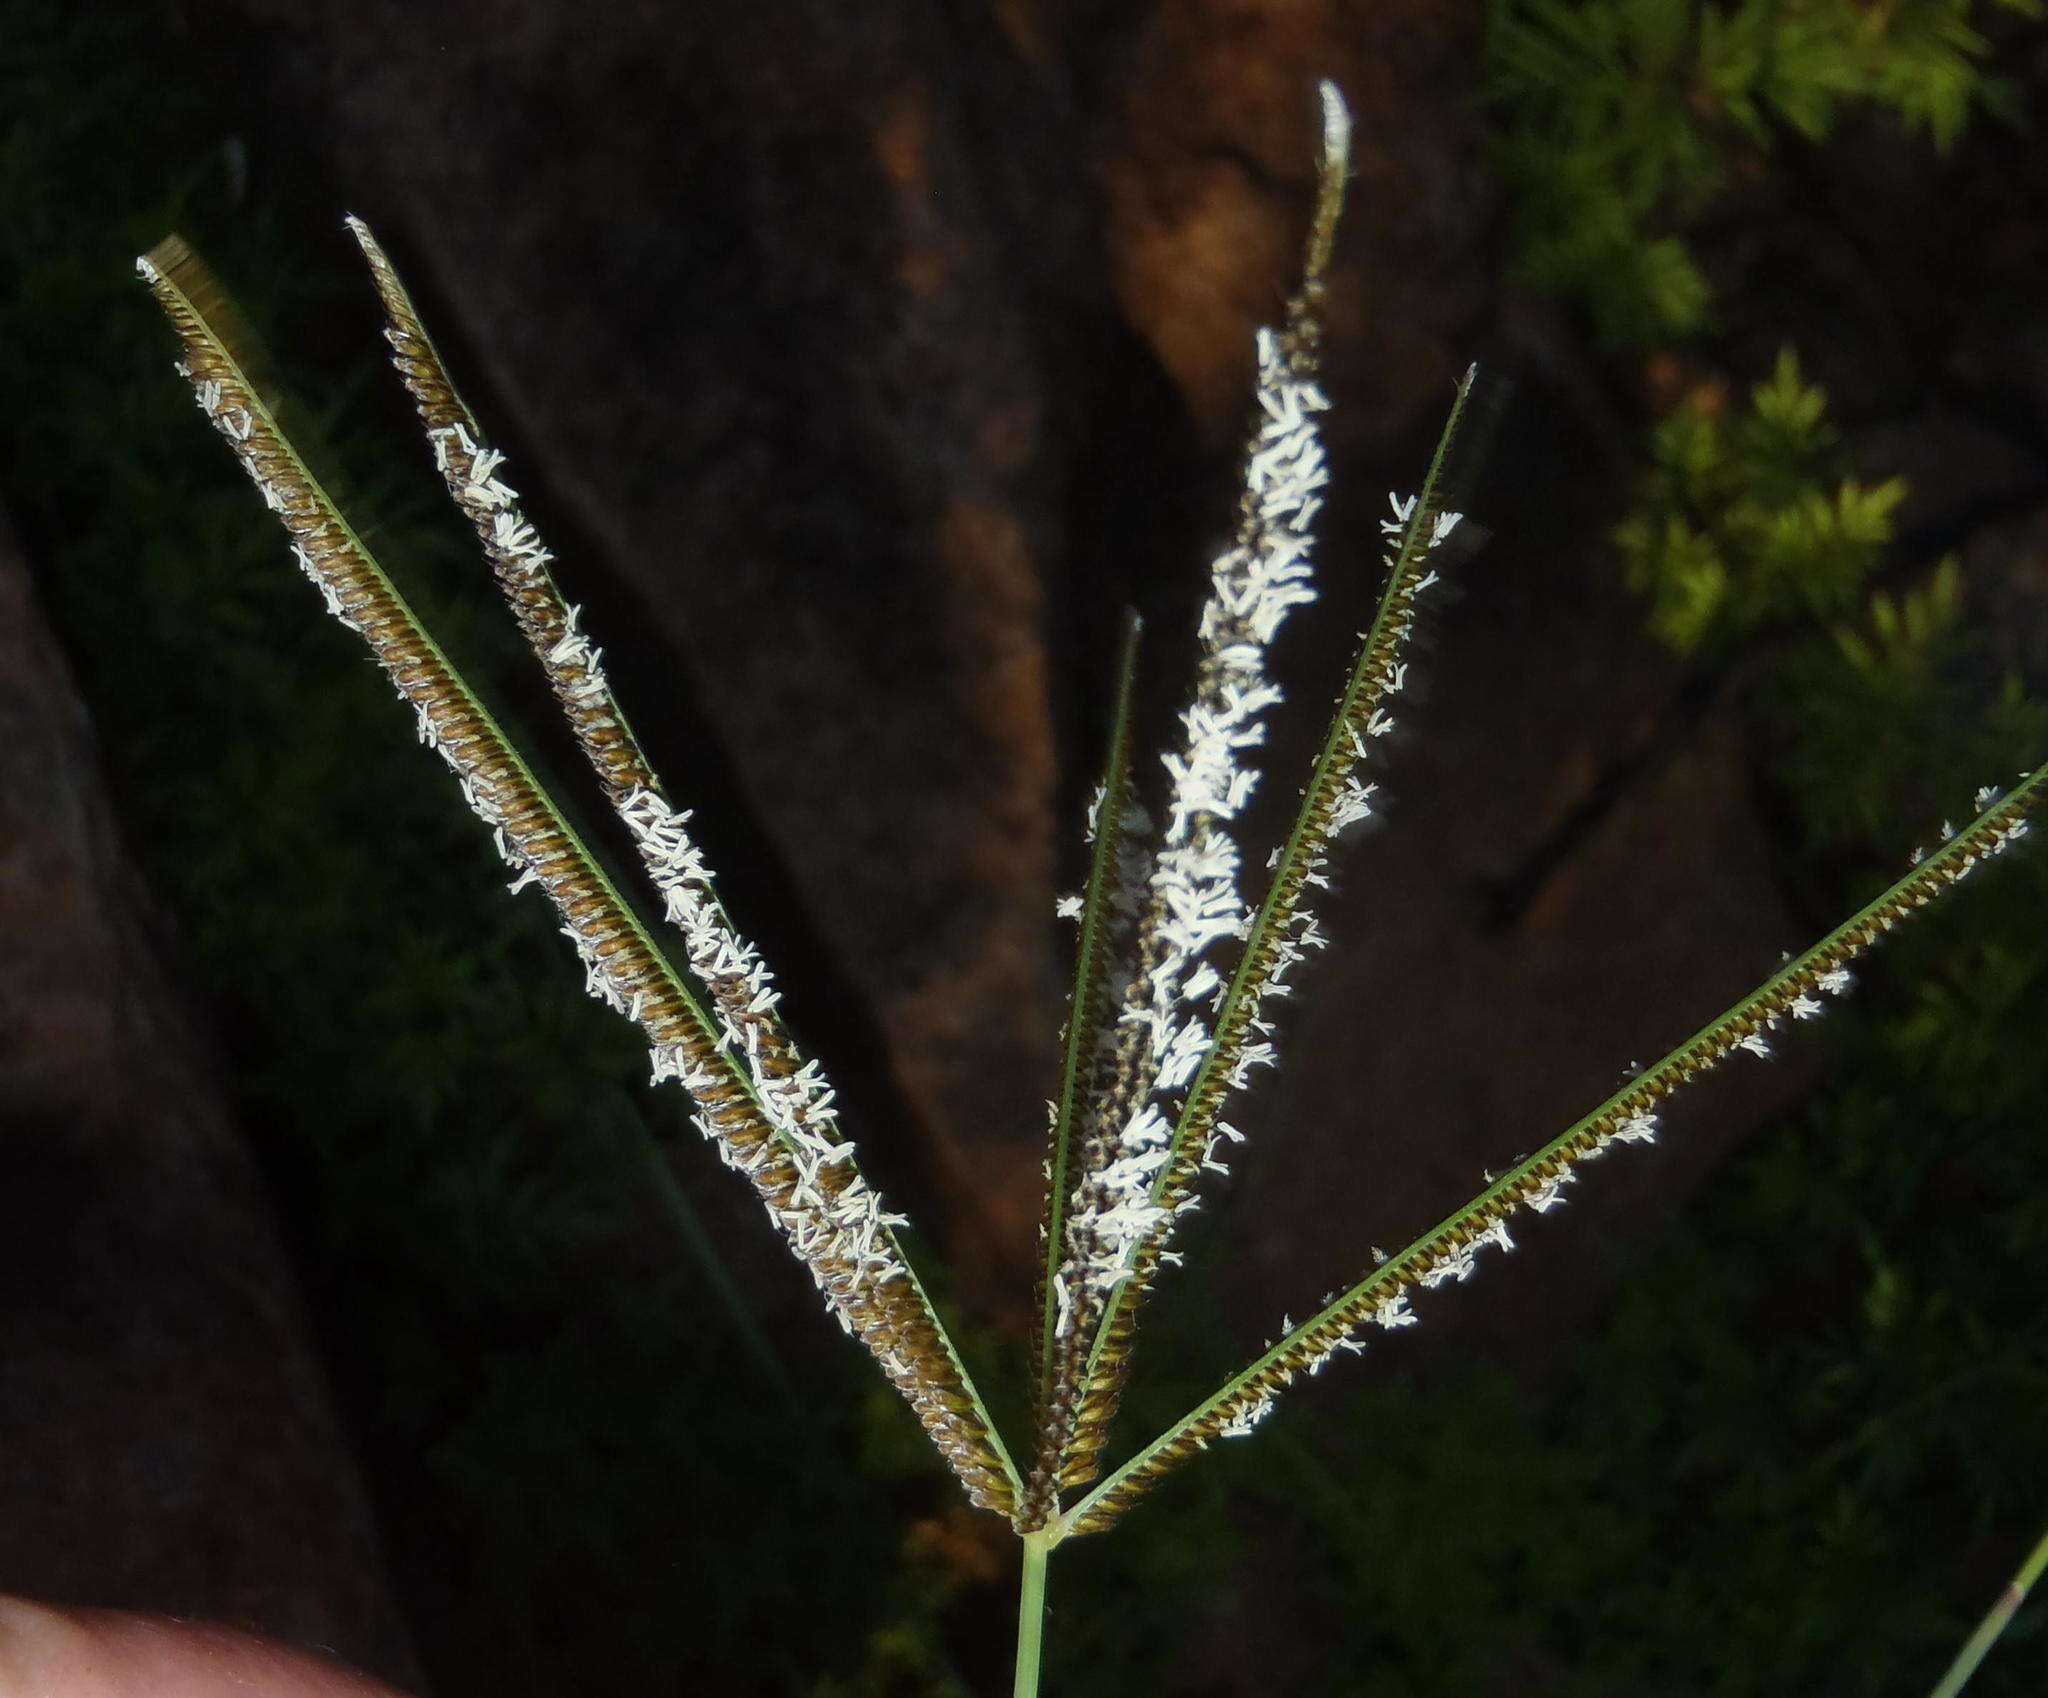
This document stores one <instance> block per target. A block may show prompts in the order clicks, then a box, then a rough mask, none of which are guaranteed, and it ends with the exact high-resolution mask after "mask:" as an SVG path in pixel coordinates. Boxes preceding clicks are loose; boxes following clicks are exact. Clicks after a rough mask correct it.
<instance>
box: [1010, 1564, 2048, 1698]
mask: <svg viewBox="0 0 2048 1698" xmlns="http://www.w3.org/2000/svg"><path fill="white" fill-rule="evenodd" d="M2044 1569H2048V1533H2043V1534H2042V1535H2041V1542H2040V1543H2039V1544H2038V1545H2036V1546H2035V1547H2034V1549H2033V1551H2032V1553H2031V1554H2030V1555H2029V1556H2028V1557H2027V1560H2026V1561H2025V1562H2023V1563H2021V1564H2020V1571H2019V1573H2017V1574H2015V1575H2014V1576H2013V1577H2012V1580H2011V1581H2010V1582H2009V1583H2008V1584H2007V1586H2006V1588H2005V1590H2004V1591H2003V1592H2001V1593H1999V1594H1998V1602H1997V1603H1995V1604H1993V1605H1992V1606H1991V1609H1990V1613H1989V1614H1987V1615H1986V1616H1985V1617H1984V1619H1983V1620H1982V1621H1980V1622H1979V1623H1978V1624H1977V1631H1976V1632H1975V1633H1973V1634H1971V1635H1970V1641H1969V1643H1968V1644H1967V1645H1965V1646H1964V1647H1963V1648H1962V1649H1961V1650H1960V1651H1958V1652H1957V1653H1956V1660H1955V1661H1954V1662H1952V1663H1950V1664H1949V1667H1948V1673H1947V1674H1945V1675H1943V1676H1942V1677H1941V1684H1940V1685H1939V1686H1937V1687H1936V1688H1935V1689H1934V1692H1933V1695H1932V1698H1956V1694H1957V1693H1958V1692H1960V1691H1962V1689H1963V1688H1964V1687H1965V1686H1967V1685H1968V1684H1969V1680H1970V1676H1971V1675H1973V1674H1975V1673H1976V1672H1977V1665H1978V1664H1979V1663H1981V1662H1982V1661H1983V1660H1984V1653H1985V1652H1986V1651H1988V1650H1990V1649H1991V1647H1992V1646H1993V1645H1995V1644H1996V1643H1997V1642H1998V1636H1999V1635H2000V1634H2001V1633H2003V1632H2004V1631H2005V1630H2006V1627H2007V1625H2008V1624H2009V1623H2010V1622H2011V1621H2012V1618H2013V1617H2014V1616H2015V1615H2017V1614H2018V1613H2019V1607H2020V1605H2021V1604H2022V1603H2024V1602H2025V1601H2026V1596H2027V1589H2028V1588H2029V1587H2031V1586H2032V1585H2033V1584H2034V1582H2035V1581H2036V1580H2039V1579H2040V1578H2041V1574H2042V1571H2043V1570H2044ZM1017 1690H1018V1692H1019V1693H1020V1694H1021V1693H1022V1692H1023V1690H1024V1689H1023V1687H1021V1686H1020V1687H1018V1688H1017Z"/></svg>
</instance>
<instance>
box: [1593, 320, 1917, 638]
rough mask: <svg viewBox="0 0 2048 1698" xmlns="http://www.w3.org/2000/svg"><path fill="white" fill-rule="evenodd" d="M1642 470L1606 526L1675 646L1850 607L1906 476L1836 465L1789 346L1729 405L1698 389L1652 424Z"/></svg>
mask: <svg viewBox="0 0 2048 1698" xmlns="http://www.w3.org/2000/svg"><path fill="white" fill-rule="evenodd" d="M1649 457H1650V468H1651V469H1650V472H1649V475H1648V476H1647V478H1646V479H1645V481H1644V486H1643V488H1642V489H1641V491H1640V492H1639V493H1638V495H1637V498H1636V501H1635V504H1634V505H1633V507H1632V508H1631V509H1630V511H1629V514H1628V517H1627V518H1626V519H1624V520H1623V521H1622V523H1621V524H1620V525H1619V526H1618V527H1617V528H1616V530H1615V542H1616V545H1617V546H1618V547H1619V548H1620V550H1621V556H1622V560H1623V563H1624V566H1625V568H1626V570H1627V573H1628V579H1629V583H1630V585H1631V587H1633V588H1635V589H1637V590H1640V591H1642V592H1643V593H1644V594H1645V595H1646V596H1647V597H1648V598H1649V603H1650V629H1651V630H1652V631H1654V632H1655V633H1656V634H1657V635H1658V636H1659V637H1660V638H1662V639H1663V641H1664V642H1665V643H1666V644H1667V645H1668V646H1669V647H1670V648H1672V649H1673V650H1674V651H1676V652H1677V653H1679V654H1682V655H1694V654H1699V653H1701V652H1702V651H1706V652H1708V653H1710V654H1714V655H1720V656H1725V654H1726V653H1727V652H1728V651H1730V650H1731V649H1732V648H1734V647H1735V646H1736V645H1737V644H1739V643H1740V642H1742V641H1743V640H1744V639H1745V638H1747V637H1750V636H1752V635H1754V634H1755V633H1756V632H1757V631H1758V630H1759V629H1760V628H1763V627H1767V626H1771V625H1775V624H1782V623H1784V622H1785V621H1787V620H1791V619H1795V618H1799V617H1821V616H1826V615H1832V614H1838V613H1843V612H1846V611H1848V610H1849V609H1850V608H1851V607H1853V606H1854V605H1855V604H1856V603H1857V602H1858V601H1859V600H1860V599H1861V596H1862V593H1863V588H1864V584H1865V581H1866V580H1867V579H1868V578H1869V576H1870V574H1871V573H1872V572H1873V571H1874V570H1875V569H1876V567H1877V565H1878V563H1879V561H1880V559H1881V558H1882V556H1883V554H1884V550H1885V546H1886V544H1888V543H1889V542H1890V541H1891V537H1892V515H1893V513H1894V512H1895V511H1896V509H1897V507H1898V505H1899V502H1900V501H1901V500H1903V499H1904V497H1905V494H1906V485H1905V480H1904V479H1902V478H1890V479H1887V480H1886V481H1885V482H1883V483H1880V484H1875V485H1870V484H1863V483H1859V482H1858V481H1857V480H1856V479H1855V478H1853V477H1850V476H1845V475H1842V467H1841V452H1840V439H1839V438H1838V437H1837V435H1836V433H1835V432H1834V430H1833V429H1832V428H1830V426H1829V425H1828V423H1827V397H1826V396H1825V395H1824V394H1822V392H1821V391H1820V390H1819V389H1817V388H1815V387H1814V386H1812V385H1811V384H1808V383H1807V382H1805V381H1804V380H1803V379H1802V378H1801V376H1800V372H1799V361H1798V358H1797V356H1796V355H1795V354H1794V353H1793V351H1792V350H1791V349H1790V348H1786V349H1784V350H1782V351H1781V352H1780V353H1779V355H1778V363H1777V366H1776V368H1775V369H1774V370H1773V371H1772V373H1771V375H1770V377H1768V378H1767V379H1765V380H1764V381H1763V382H1761V383H1759V384H1758V385H1757V386H1756V387H1755V389H1753V390H1752V391H1751V393H1750V399H1749V406H1748V407H1747V409H1745V410H1744V411H1743V412H1742V413H1741V414H1740V415H1739V416H1738V417H1736V418H1734V419H1729V418H1727V417H1725V416H1724V412H1723V409H1722V408H1721V407H1720V406H1719V405H1717V404H1716V403H1715V402H1713V401H1712V400H1710V399H1708V398H1706V397H1704V396H1698V395H1696V396H1694V397H1691V398H1689V399H1688V401H1687V402H1686V403H1685V404H1683V405H1681V406H1679V407H1678V408H1677V409H1676V410H1675V411H1673V412H1672V414H1671V415H1670V417H1668V418H1666V419H1664V420H1662V421H1661V422H1660V423H1659V424H1658V425H1657V426H1656V427H1655V429H1654V430H1653V431H1652V432H1651V435H1650V446H1649Z"/></svg>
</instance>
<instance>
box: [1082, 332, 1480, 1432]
mask: <svg viewBox="0 0 2048 1698" xmlns="http://www.w3.org/2000/svg"><path fill="white" fill-rule="evenodd" d="M1477 378H1478V372H1477V369H1476V368H1474V369H1472V370H1468V371H1467V372H1466V373H1465V375H1464V377H1463V378H1462V379H1461V380H1460V381H1459V384H1458V389H1457V394H1456V398H1455V399H1454V400H1453V402H1452V405H1451V412H1450V417H1449V419H1448V420H1447V421H1446V423H1445V425H1444V429H1443V433H1442V435H1441V436H1440V437H1439V438H1438V440H1437V446H1436V452H1435V454H1434V455H1433V456H1432V458H1431V461H1430V466H1429V471H1428V473H1427V475H1426V476H1425V477H1424V479H1423V483H1422V489H1421V492H1420V493H1419V495H1417V496H1416V497H1414V498H1412V499H1411V500H1410V501H1408V502H1407V503H1405V504H1403V503H1401V502H1399V501H1396V502H1395V504H1394V513H1395V517H1394V518H1393V519H1392V520H1389V521H1386V522H1385V523H1386V525H1387V528H1388V530H1389V531H1390V533H1391V534H1392V536H1393V537H1394V539H1395V546H1394V548H1393V549H1392V551H1391V552H1390V554H1389V556H1388V561H1387V581H1386V585H1385V587H1384V589H1383V590H1382V591H1381V595H1380V601H1379V607H1378V609H1377V611H1376V612H1375V614H1374V616H1373V621H1372V624H1371V625H1370V626H1369V627H1368V629H1367V630H1366V632H1365V634H1364V635H1363V636H1362V637H1361V638H1360V640H1359V652H1358V658H1357V660H1356V662H1355V663H1354V664H1353V666H1352V670H1351V676H1350V679H1349V681H1348V682H1347V683H1346V685H1345V689H1344V693H1343V694H1342V695H1341V696H1340V697H1339V698H1338V702H1337V710H1336V713H1335V715H1334V716H1333V717H1332V719H1331V721H1330V727H1329V730H1328V732H1327V733H1326V734H1325V736H1324V738H1323V743H1322V746H1321V749H1320V750H1319V751H1318V753H1317V756H1316V761H1315V765H1314V768H1313V769H1312V772H1311V775H1310V778H1309V782H1308V784H1307V785H1306V786H1305V787H1304V789H1303V791H1302V804H1301V808H1300V811H1299V812H1298V813H1297V814H1296V816H1295V820H1294V824H1293V826H1292V828H1291V829H1290V831H1289V832H1288V836H1287V840H1286V842H1285V843H1284V844H1283V845H1282V847H1281V849H1280V851H1279V853H1278V854H1277V855H1276V856H1275V858H1274V871H1273V877H1272V879H1271V881H1270V883H1269V884H1268V887H1267V891H1266V895H1265V898H1264V900H1263V901H1262V902H1261V903H1260V905H1259V908H1258V910H1257V911H1256V912H1255V913H1254V914H1253V916H1252V918H1251V922H1250V925H1249V928H1248V930H1247V933H1246V937H1245V946H1244V950H1243V953H1242V954H1241V955H1240V956H1239V958H1238V964H1237V968H1236V971H1235V972H1234V973H1233V974H1232V975H1231V978H1230V981H1229V984H1228V985H1227V987H1226V988H1225V989H1224V992H1223V995H1222V997H1221V999H1220V1006H1219V1008H1218V1011H1217V1016H1216V1027H1215V1032H1214V1035H1213V1036H1212V1038H1211V1040H1210V1043H1209V1045H1208V1048H1207V1050H1206V1051H1205V1053H1204V1054H1203V1056H1202V1059H1201V1062H1200V1064H1199V1066H1198V1067H1197V1068H1196V1070H1195V1076H1194V1080H1193V1082H1192V1083H1191V1084H1190V1085H1189V1087H1188V1092H1187V1096H1186V1098H1185V1100H1184V1101H1183V1103H1182V1105H1181V1110H1180V1114H1179V1117H1178V1118H1177V1120H1176V1121H1175V1123H1174V1126H1173V1130H1172V1133H1171V1135H1170V1137H1169V1138H1168V1140H1167V1143H1166V1151H1167V1157H1166V1160H1165V1161H1164V1162H1163V1163H1162V1164H1160V1166H1159V1167H1158V1169H1157V1172H1156V1174H1155V1176H1154V1180H1153V1185H1152V1191H1151V1195H1150V1198H1149V1199H1148V1201H1149V1202H1150V1203H1151V1205H1152V1206H1153V1209H1154V1210H1155V1211H1156V1212H1155V1213H1154V1214H1153V1215H1152V1216H1151V1219H1152V1222H1153V1225H1152V1230H1151V1231H1150V1232H1149V1233H1148V1234H1146V1235H1145V1236H1144V1237H1142V1238H1138V1239H1136V1240H1134V1241H1133V1242H1132V1243H1130V1244H1129V1245H1128V1246H1127V1255H1128V1260H1127V1262H1126V1263H1125V1266H1124V1269H1122V1270H1120V1271H1121V1272H1122V1273H1123V1277H1122V1278H1121V1279H1120V1280H1119V1281H1118V1282H1117V1283H1116V1285H1115V1287H1114V1289H1113V1291H1112V1293H1111V1295H1110V1297H1109V1299H1108V1301H1107V1302H1106V1303H1105V1305H1104V1306H1103V1310H1102V1314H1101V1318H1100V1321H1099V1323H1098V1328H1097V1332H1096V1335H1095V1338H1094V1340H1093V1342H1092V1346H1091V1349H1090V1355H1089V1360H1088V1366H1087V1369H1086V1375H1085V1379H1084V1381H1083V1383H1084V1385H1085V1386H1086V1388H1087V1390H1086V1395H1085V1398H1084V1404H1083V1407H1084V1409H1085V1410H1086V1411H1087V1419H1086V1424H1087V1425H1088V1426H1089V1427H1090V1428H1091V1429H1093V1430H1095V1431H1098V1432H1099V1431H1102V1430H1104V1429H1106V1427H1107V1425H1108V1422H1109V1420H1110V1419H1111V1418H1112V1417H1113V1416H1114V1414H1115V1411H1116V1407H1117V1403H1118V1401H1119V1399H1120V1396H1121V1390H1122V1386H1123V1382H1124V1380H1125V1378H1126V1377H1127V1375H1128V1373H1129V1366H1130V1351H1131V1347H1132V1341H1133V1336H1134V1330H1135V1326H1136V1318H1137V1311H1138V1308H1139V1306H1140V1305H1141V1304H1142V1302H1143V1300H1144V1297H1145V1294H1146V1293H1147V1292H1148V1291H1149V1290H1150V1288H1151V1285H1152V1282H1153V1280H1154V1279H1155V1278H1156V1276H1157V1273H1158V1269H1159V1265H1160V1256H1161V1254H1162V1252H1163V1251H1164V1250H1165V1247H1166V1245H1167V1243H1168V1241H1169V1239H1170V1237H1171V1233H1172V1228H1173V1223H1174V1221H1175V1219H1176V1218H1177V1217H1178V1216H1179V1215H1180V1214H1181V1213H1182V1212H1184V1211H1185V1210H1186V1209H1188V1208H1189V1207H1190V1206H1191V1205H1192V1203H1193V1201H1194V1197H1195V1182H1196V1180H1197V1179H1198V1178H1200V1176H1201V1174H1202V1172H1203V1171H1204V1170H1205V1169H1208V1170H1220V1168H1221V1167H1222V1163H1221V1161H1220V1160H1219V1148H1218V1139H1219V1136H1220V1131H1219V1128H1220V1127H1221V1124H1222V1123H1221V1120H1220V1114H1221V1110H1222V1107H1223V1104H1224V1103H1225V1101H1226V1100H1227V1099H1228V1098H1229V1096H1230V1094H1231V1093H1232V1092H1233V1091H1236V1090H1239V1089H1241V1088H1243V1086H1244V1085H1245V1083H1246V1082H1247V1080H1248V1078H1249V1076H1250V1074H1251V1071H1252V1069H1253V1068H1254V1067H1255V1066H1257V1065H1260V1064H1268V1065H1269V1064H1270V1063H1271V1062H1272V1061H1273V1059H1274V1048H1273V1045H1272V1044H1271V1043H1269V1042H1263V1041H1262V1042H1259V1043H1256V1044H1254V1043H1253V1042H1252V1039H1253V1036H1254V1034H1255V1033H1256V1032H1259V1031H1261V1030H1263V1029H1264V1027H1265V1026H1266V1024H1267V1022H1266V1021H1265V1020H1264V1019H1263V1018H1262V1010H1263V1008H1264V1007H1265V1005H1266V1003H1267V1000H1268V999H1269V998H1270V997H1272V996H1273V995H1275V994H1276V993H1278V992H1281V991H1284V989H1285V978H1286V974H1287V970H1288V969H1289V968H1290V967H1291V966H1293V965H1294V964H1295V963H1296V962H1297V961H1299V960H1300V959H1301V958H1302V957H1303V956H1304V955H1305V954H1306V952H1307V950H1308V949H1309V948H1310V947H1312V946H1313V945H1314V944H1315V942H1316V941H1317V938H1318V933H1317V931H1316V929H1315V916H1314V914H1313V912H1312V911H1311V909H1310V906H1309V904H1308V901H1307V897H1308V896H1309V894H1310V891H1311V888H1312V887H1313V886H1314V885H1315V884H1316V883H1318V882H1319V881H1320V880H1321V878H1322V871H1323V867H1324V865H1325V863H1326V861H1327V858H1328V855H1329V852H1330V849H1331V846H1332V842H1333V840H1334V839H1335V838H1336V837H1337V836H1338V834H1340V833H1341V832H1342V831H1343V830H1344V829H1345V828H1346V827H1347V826H1349V825H1351V824H1353V823H1355V822H1356V821H1358V820H1360V819H1363V818H1364V817H1365V816H1366V815H1367V813H1368V812H1369V808H1368V804H1367V797H1368V796H1369V795H1370V792H1371V788H1372V787H1371V786H1369V785H1367V784H1365V783H1363V782H1362V781H1361V780H1360V779H1359V778H1358V777H1357V776H1356V775H1357V771H1358V769H1359V767H1360V766H1362V765H1363V763H1364V758H1365V754H1366V751H1367V749H1368V748H1369V747H1370V746H1371V744H1372V743H1373V741H1374V740H1375V739H1377V738H1378V737H1380V736H1381V735H1382V734H1383V733H1384V731H1385V729H1386V726H1387V724H1388V721H1387V718H1386V711H1385V704H1386V703H1387V701H1388V700H1389V699H1390V698H1391V697H1392V696H1393V695H1394V694H1396V693H1397V692H1398V691H1399V689H1400V687H1401V683H1402V677H1403V673H1404V672H1405V666H1404V663H1403V662H1402V660H1401V654H1402V652H1403V649H1404V647H1405V645H1406V642H1407V638H1408V635H1409V633H1410V631H1411V630H1412V629H1413V626H1414V620H1415V610H1416V604H1417V601H1418V599H1419V597H1420V595H1421V593H1422V592H1423V590H1424V589H1426V588H1427V587H1428V585H1430V584H1431V583H1433V582H1434V581H1435V579H1436V572H1435V570H1434V568H1433V566H1432V562H1433V561H1434V560H1436V559H1438V558H1439V557H1440V551H1441V550H1442V549H1443V547H1444V544H1445V543H1446V541H1447V540H1448V539H1449V538H1450V537H1451V535H1452V533H1453V531H1454V530H1455V529H1456V528H1457V527H1458V525H1459V523H1460V515H1458V514H1457V513H1453V512H1447V511H1445V510H1444V509H1443V508H1442V506H1441V503H1440V499H1439V492H1440V490H1441V488H1442V487H1443V481H1444V471H1445V467H1446V466H1447V465H1448V464H1449V463H1450V457H1451V454H1452V451H1453V447H1454V445H1455V444H1456V443H1457V442H1458V441H1459V438H1460V431H1461V427H1462V424H1463V421H1464V418H1465V416H1466V409H1467V406H1468V403H1469V401H1470V398H1471V396H1472V394H1473V392H1474V386H1475V383H1476V381H1477Z"/></svg>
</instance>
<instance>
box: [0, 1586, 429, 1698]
mask: <svg viewBox="0 0 2048 1698" xmlns="http://www.w3.org/2000/svg"><path fill="white" fill-rule="evenodd" d="M0 1698H400V1695H399V1694H398V1693H396V1692H394V1691H393V1690H392V1689H391V1688H390V1687H388V1686H383V1685H380V1684H379V1683H378V1682H376V1681H374V1680H371V1679H369V1678H368V1677H367V1676H365V1675H359V1674H356V1673H354V1672H353V1671H352V1670H349V1669H346V1668H343V1667H342V1666H341V1665H340V1664H339V1663H334V1662H329V1661H326V1660H324V1659H322V1658H320V1657H317V1656H312V1655H308V1654H306V1653H304V1652H299V1651H292V1650H287V1649H286V1648H285V1647H283V1646H281V1645H273V1644H269V1643H267V1642H265V1641H263V1640H261V1639H253V1638H251V1637H249V1636H248V1635H247V1634H244V1633H237V1632H235V1631H233V1630H232V1629H230V1628H225V1627H214V1626H211V1625H208V1624H206V1623H203V1622H184V1621H173V1620H170V1619H169V1618H168V1617H164V1616H148V1615H130V1614H126V1613H124V1612H121V1611H116V1610H75V1609H57V1608H53V1607H51V1606H48V1605H44V1604H35V1603H30V1602H28V1601H27V1600H26V1599H21V1598H0Z"/></svg>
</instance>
